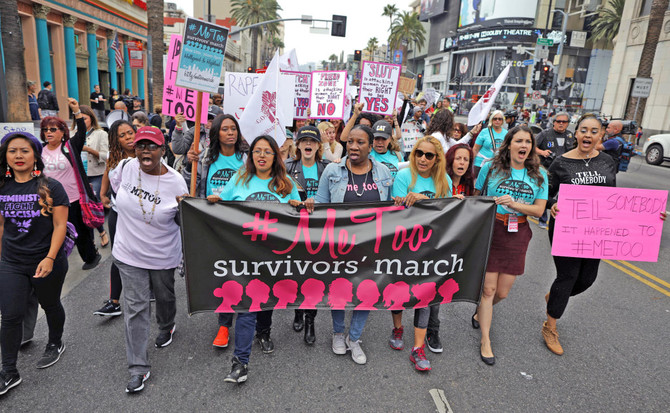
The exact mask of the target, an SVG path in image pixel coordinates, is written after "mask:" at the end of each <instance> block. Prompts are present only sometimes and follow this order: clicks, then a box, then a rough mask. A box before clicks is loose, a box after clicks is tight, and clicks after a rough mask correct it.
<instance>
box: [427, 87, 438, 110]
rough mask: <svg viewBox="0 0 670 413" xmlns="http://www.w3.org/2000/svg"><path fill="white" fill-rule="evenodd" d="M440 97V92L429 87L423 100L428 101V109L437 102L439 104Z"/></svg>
mask: <svg viewBox="0 0 670 413" xmlns="http://www.w3.org/2000/svg"><path fill="white" fill-rule="evenodd" d="M439 97H440V92H438V91H437V90H435V89H434V88H432V87H429V88H428V89H426V91H425V92H423V98H424V99H426V107H428V108H429V107H431V106H433V104H434V103H435V102H437V99H438V98H439Z"/></svg>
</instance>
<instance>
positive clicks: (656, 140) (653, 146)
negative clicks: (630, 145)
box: [642, 133, 670, 165]
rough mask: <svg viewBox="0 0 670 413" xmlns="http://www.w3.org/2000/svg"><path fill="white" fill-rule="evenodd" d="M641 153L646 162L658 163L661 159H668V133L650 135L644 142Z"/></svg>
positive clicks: (669, 159)
mask: <svg viewBox="0 0 670 413" xmlns="http://www.w3.org/2000/svg"><path fill="white" fill-rule="evenodd" d="M642 153H644V155H645V159H646V160H647V163H648V164H651V165H660V164H661V163H663V161H670V134H667V133H666V134H661V135H653V136H650V137H649V139H647V141H646V142H645V143H644V147H643V148H642Z"/></svg>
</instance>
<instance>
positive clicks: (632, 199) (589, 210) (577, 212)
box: [551, 176, 668, 262]
mask: <svg viewBox="0 0 670 413" xmlns="http://www.w3.org/2000/svg"><path fill="white" fill-rule="evenodd" d="M599 178H601V177H600V176H593V177H591V176H584V177H582V178H580V179H584V180H593V179H599ZM667 203H668V191H659V190H650V189H633V188H612V187H606V186H592V185H566V184H561V187H560V190H559V192H558V209H559V212H558V214H557V215H556V224H555V230H554V240H553V246H552V249H551V253H552V255H558V256H562V257H580V258H606V259H611V260H626V261H651V262H656V261H658V254H659V249H660V246H661V234H662V232H663V221H662V220H661V218H660V213H661V212H663V211H665V210H666V205H667Z"/></svg>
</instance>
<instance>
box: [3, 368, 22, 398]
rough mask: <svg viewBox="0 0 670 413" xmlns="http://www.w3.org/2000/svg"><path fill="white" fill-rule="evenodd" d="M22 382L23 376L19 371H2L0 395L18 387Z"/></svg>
mask: <svg viewBox="0 0 670 413" xmlns="http://www.w3.org/2000/svg"><path fill="white" fill-rule="evenodd" d="M19 384H21V376H19V373H5V372H4V371H0V395H3V394H5V393H7V392H8V391H9V389H11V388H12V387H16V386H18V385H19Z"/></svg>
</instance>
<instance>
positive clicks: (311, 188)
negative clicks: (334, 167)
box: [302, 164, 319, 198]
mask: <svg viewBox="0 0 670 413" xmlns="http://www.w3.org/2000/svg"><path fill="white" fill-rule="evenodd" d="M302 174H303V175H304V176H305V186H306V188H305V193H306V194H307V198H314V197H315V196H316V191H318V189H319V171H318V168H317V166H316V164H314V165H312V166H310V167H309V168H308V167H306V166H305V165H303V166H302Z"/></svg>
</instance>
